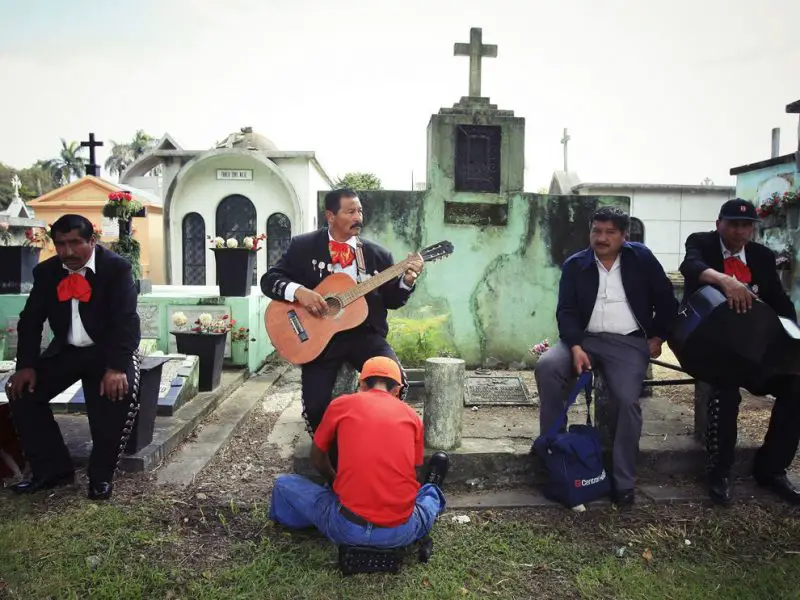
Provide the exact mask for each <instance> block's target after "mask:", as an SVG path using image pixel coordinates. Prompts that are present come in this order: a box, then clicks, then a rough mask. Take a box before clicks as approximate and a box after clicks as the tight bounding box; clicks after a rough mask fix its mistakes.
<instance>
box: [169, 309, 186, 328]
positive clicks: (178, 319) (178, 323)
mask: <svg viewBox="0 0 800 600" xmlns="http://www.w3.org/2000/svg"><path fill="white" fill-rule="evenodd" d="M172 323H173V325H175V327H183V326H184V325H186V324H187V323H189V319H187V318H186V315H185V314H183V313H182V312H176V313H175V314H174V315H172Z"/></svg>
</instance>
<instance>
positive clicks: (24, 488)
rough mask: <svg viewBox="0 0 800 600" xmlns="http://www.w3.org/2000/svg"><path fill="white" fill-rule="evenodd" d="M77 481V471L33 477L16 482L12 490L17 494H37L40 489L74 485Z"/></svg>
mask: <svg viewBox="0 0 800 600" xmlns="http://www.w3.org/2000/svg"><path fill="white" fill-rule="evenodd" d="M73 483H75V473H62V474H61V475H55V476H51V477H33V478H31V479H26V480H24V481H20V482H19V483H15V484H14V485H12V486H11V490H12V491H13V492H14V493H15V494H35V493H36V492H38V491H40V490H51V489H53V488H56V487H62V486H66V485H72V484H73Z"/></svg>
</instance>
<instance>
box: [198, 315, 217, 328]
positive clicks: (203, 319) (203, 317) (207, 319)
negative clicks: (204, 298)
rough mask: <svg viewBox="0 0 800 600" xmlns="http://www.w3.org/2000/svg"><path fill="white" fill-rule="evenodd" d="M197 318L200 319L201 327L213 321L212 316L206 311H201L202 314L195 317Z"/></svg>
mask: <svg viewBox="0 0 800 600" xmlns="http://www.w3.org/2000/svg"><path fill="white" fill-rule="evenodd" d="M197 320H198V321H200V325H202V326H203V327H208V326H209V325H211V323H212V321H214V317H212V316H211V315H210V314H208V313H203V314H202V315H200V316H199V317H197Z"/></svg>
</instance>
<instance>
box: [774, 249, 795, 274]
mask: <svg viewBox="0 0 800 600" xmlns="http://www.w3.org/2000/svg"><path fill="white" fill-rule="evenodd" d="M793 259H794V246H792V245H791V244H786V245H785V246H784V247H783V248H781V249H780V250H776V251H775V267H776V268H777V269H778V270H779V271H786V270H789V269H791V268H792V260H793Z"/></svg>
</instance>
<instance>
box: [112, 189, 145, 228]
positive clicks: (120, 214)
mask: <svg viewBox="0 0 800 600" xmlns="http://www.w3.org/2000/svg"><path fill="white" fill-rule="evenodd" d="M142 208H143V206H142V203H141V202H139V201H138V200H136V199H135V198H134V197H133V194H131V193H130V192H111V193H110V194H109V195H108V201H107V202H106V204H105V206H103V216H104V217H108V218H109V219H119V220H120V221H128V220H129V219H132V218H133V215H135V214H136V213H138V212H139V211H141V210H142Z"/></svg>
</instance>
